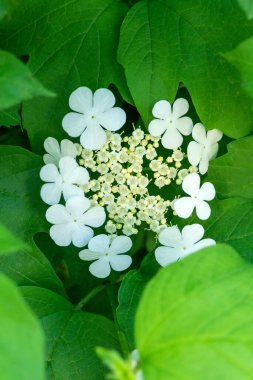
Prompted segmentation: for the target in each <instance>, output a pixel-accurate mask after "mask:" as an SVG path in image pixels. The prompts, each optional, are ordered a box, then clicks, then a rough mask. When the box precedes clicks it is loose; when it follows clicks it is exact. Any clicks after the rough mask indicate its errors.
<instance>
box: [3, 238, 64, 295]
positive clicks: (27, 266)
mask: <svg viewBox="0 0 253 380" xmlns="http://www.w3.org/2000/svg"><path fill="white" fill-rule="evenodd" d="M0 271H2V272H4V273H5V274H6V275H8V277H10V278H11V279H12V280H13V281H15V283H16V284H18V285H36V286H42V287H45V288H49V289H52V290H55V291H57V292H58V293H61V294H63V293H64V291H63V287H62V284H61V282H60V280H59V278H58V277H57V275H56V273H55V272H54V270H53V268H52V267H51V265H50V263H49V261H48V260H47V258H46V257H45V256H44V255H43V254H42V252H41V251H40V250H39V249H38V248H37V246H36V245H35V244H34V243H32V244H31V246H27V248H25V249H19V250H18V251H17V252H16V253H14V254H12V255H10V256H6V255H4V256H2V257H0Z"/></svg>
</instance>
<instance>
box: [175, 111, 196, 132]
mask: <svg viewBox="0 0 253 380" xmlns="http://www.w3.org/2000/svg"><path fill="white" fill-rule="evenodd" d="M192 126H193V123H192V119H191V118H190V117H187V116H185V117H181V118H180V119H177V120H176V121H175V122H174V127H175V128H177V130H178V131H179V132H180V133H182V135H184V136H188V135H190V134H191V131H192Z"/></svg>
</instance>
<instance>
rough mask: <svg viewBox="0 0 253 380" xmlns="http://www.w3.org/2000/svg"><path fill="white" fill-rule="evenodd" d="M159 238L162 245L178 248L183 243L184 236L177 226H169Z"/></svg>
mask: <svg viewBox="0 0 253 380" xmlns="http://www.w3.org/2000/svg"><path fill="white" fill-rule="evenodd" d="M158 240H159V242H160V243H161V244H162V245H166V246H167V247H174V248H177V247H178V246H181V245H182V236H181V232H180V230H179V228H178V227H177V226H172V227H167V228H165V229H164V230H162V231H161V232H160V233H159V235H158Z"/></svg>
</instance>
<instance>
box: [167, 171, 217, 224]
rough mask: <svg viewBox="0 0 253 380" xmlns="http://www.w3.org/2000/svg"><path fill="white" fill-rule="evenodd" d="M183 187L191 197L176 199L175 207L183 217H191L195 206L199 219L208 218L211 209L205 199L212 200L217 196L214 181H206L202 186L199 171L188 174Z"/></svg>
mask: <svg viewBox="0 0 253 380" xmlns="http://www.w3.org/2000/svg"><path fill="white" fill-rule="evenodd" d="M182 188H183V190H184V192H185V193H186V194H189V195H190V196H189V197H182V198H179V199H176V200H175V202H174V209H175V211H176V213H177V215H178V216H180V217H181V218H185V219H186V218H189V216H191V214H192V212H193V210H194V208H195V207H196V213H197V216H198V217H199V219H202V220H205V219H208V218H209V216H210V214H211V209H210V206H209V204H208V203H206V202H205V201H211V200H212V199H213V198H214V197H215V189H214V186H213V184H212V183H210V182H205V183H204V184H203V185H202V186H201V187H200V176H199V174H197V173H192V174H188V175H187V176H186V177H185V178H184V180H183V184H182Z"/></svg>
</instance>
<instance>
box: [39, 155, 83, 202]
mask: <svg viewBox="0 0 253 380" xmlns="http://www.w3.org/2000/svg"><path fill="white" fill-rule="evenodd" d="M40 178H41V179H42V181H44V182H49V183H46V184H44V185H43V186H42V188H41V191H40V195H41V198H42V199H43V201H44V202H45V203H47V204H49V205H53V204H56V203H59V201H60V199H61V194H63V197H64V199H65V200H67V199H69V198H70V197H72V196H76V195H78V196H82V195H83V190H82V189H81V188H80V187H78V186H82V185H86V184H87V183H88V181H89V173H88V171H87V170H86V169H85V168H82V167H80V166H78V164H77V163H76V161H75V159H74V158H72V157H63V158H61V159H60V161H59V169H58V168H57V166H56V165H54V164H47V165H45V166H43V168H42V169H41V171H40Z"/></svg>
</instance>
